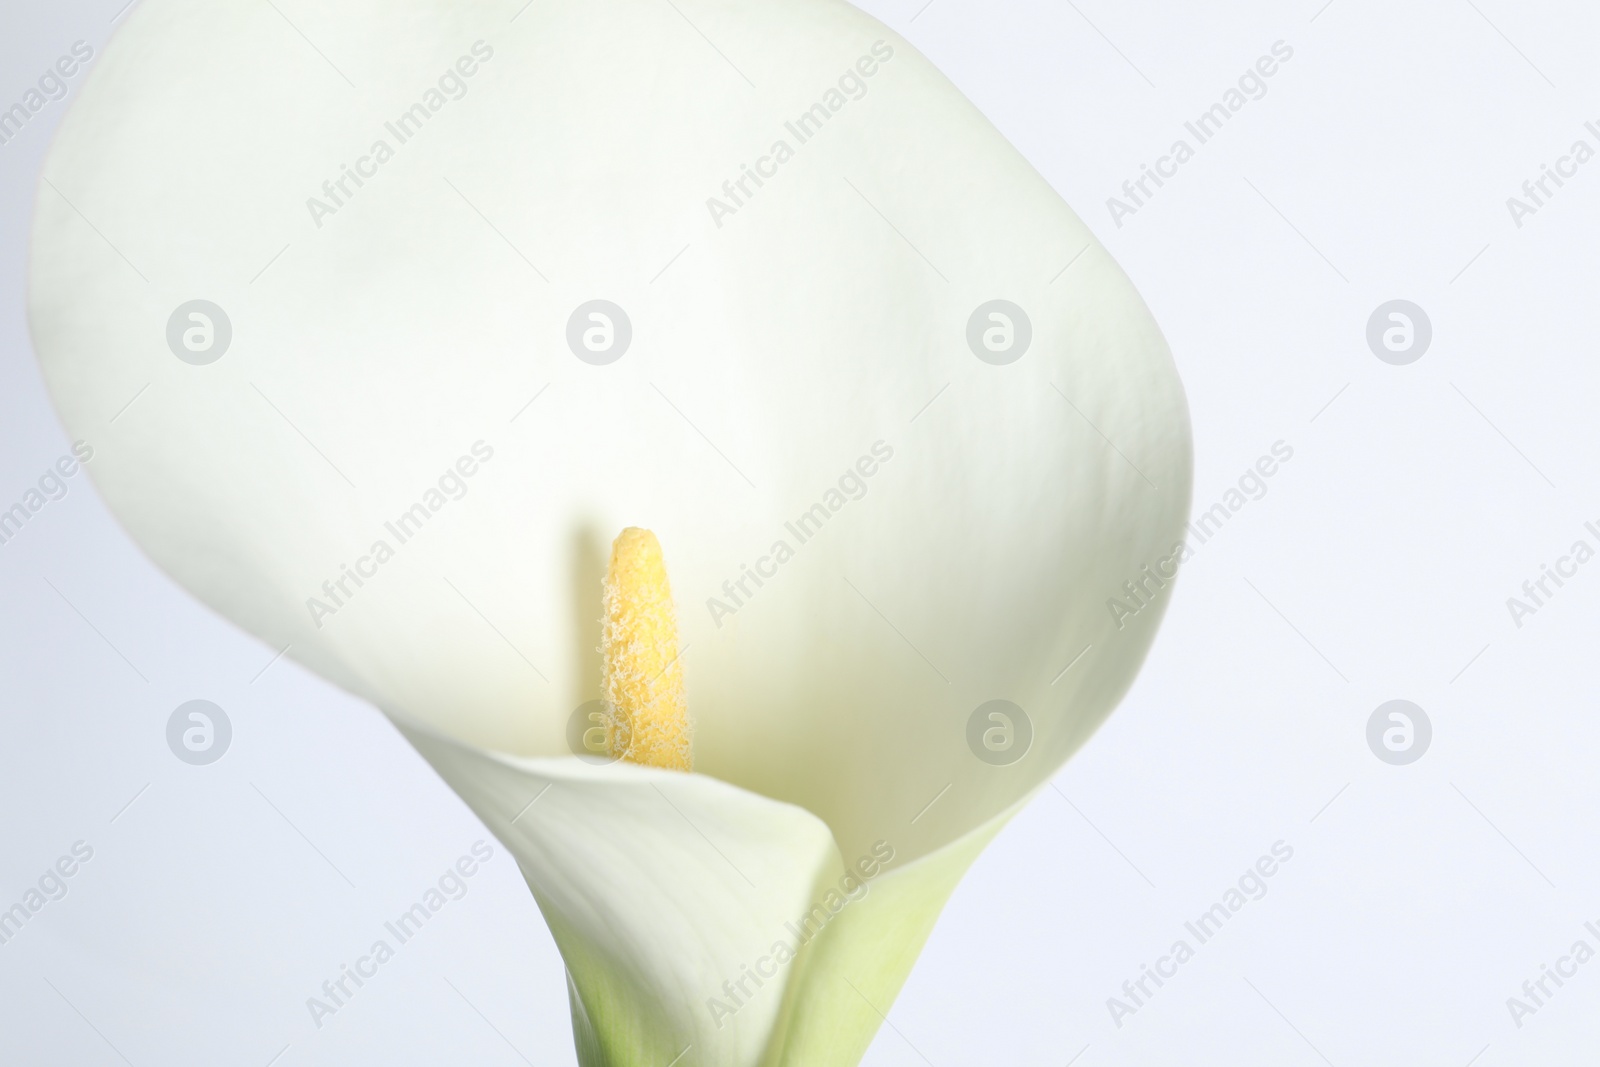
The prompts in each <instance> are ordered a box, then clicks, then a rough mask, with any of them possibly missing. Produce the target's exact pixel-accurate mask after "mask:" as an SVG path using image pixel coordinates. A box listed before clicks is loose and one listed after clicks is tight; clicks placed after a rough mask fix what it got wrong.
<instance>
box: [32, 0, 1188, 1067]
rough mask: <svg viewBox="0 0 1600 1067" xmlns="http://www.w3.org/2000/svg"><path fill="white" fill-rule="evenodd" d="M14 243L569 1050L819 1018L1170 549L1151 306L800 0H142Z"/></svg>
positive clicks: (51, 321) (87, 405)
mask: <svg viewBox="0 0 1600 1067" xmlns="http://www.w3.org/2000/svg"><path fill="white" fill-rule="evenodd" d="M291 20H292V21H291ZM31 282H32V285H31V323H32V329H33V335H34V339H35V344H36V348H37V351H38V354H39V357H40V360H41V362H42V365H43V368H44V372H45V377H46V380H47V382H48V385H49V388H50V390H51V393H52V395H53V397H54V399H55V401H56V404H57V406H58V409H59V411H60V414H61V417H62V419H63V421H64V422H65V424H66V426H67V427H68V429H69V430H70V431H71V432H72V433H73V434H74V435H75V436H77V437H82V438H84V439H86V440H88V441H89V442H91V443H92V445H93V447H94V460H93V462H92V464H91V465H90V469H91V472H92V476H93V478H94V481H95V483H96V485H97V486H98V488H99V491H100V492H101V494H102V495H103V497H104V499H105V500H106V502H107V503H108V505H109V507H110V508H111V510H112V511H113V513H114V514H115V515H116V516H117V518H118V519H119V520H120V521H121V523H122V524H123V525H124V526H125V528H126V529H127V530H128V532H129V533H130V534H131V536H132V537H133V538H134V539H135V540H136V541H137V542H138V543H139V544H140V545H141V546H142V547H143V548H144V550H145V551H146V552H147V553H148V554H149V555H150V557H151V558H152V559H153V560H154V561H155V562H156V563H157V564H158V565H159V566H161V567H162V568H164V569H165V570H166V571H167V572H168V573H169V574H170V575H172V576H173V578H175V579H176V580H177V581H178V582H180V583H182V584H183V585H184V586H185V587H187V588H188V589H189V590H191V591H192V592H193V593H194V594H195V595H196V596H197V597H199V598H200V599H201V600H203V601H204V602H205V603H207V604H209V605H211V606H212V607H213V608H215V609H216V610H217V611H218V612H219V613H221V614H222V615H223V616H225V617H226V618H228V619H230V620H232V621H233V622H235V623H236V624H238V625H239V626H241V627H243V628H245V629H246V630H248V631H250V632H251V633H253V634H255V635H257V636H259V637H260V638H261V639H262V640H263V641H265V642H267V643H268V644H269V645H271V646H272V647H273V648H274V649H282V648H285V647H286V648H287V650H288V652H287V654H288V655H289V656H290V657H292V658H294V659H296V660H298V661H299V662H300V663H302V664H304V665H305V666H307V667H308V668H310V669H312V670H314V671H316V672H318V673H319V674H321V675H323V676H324V677H326V678H328V679H330V680H331V681H333V682H334V683H337V684H338V685H340V686H342V687H344V688H345V689H347V690H349V691H350V692H352V693H354V694H357V695H358V696H360V697H363V698H365V699H366V700H368V701H370V702H371V703H372V704H373V705H375V706H376V707H377V708H379V709H381V710H382V711H383V712H384V713H385V714H386V715H388V716H389V717H390V718H391V719H392V720H393V721H394V722H395V723H396V724H397V726H398V727H399V728H400V729H401V730H402V731H404V733H405V735H406V736H407V737H408V738H409V739H410V740H411V741H412V742H413V743H414V744H415V745H416V747H417V748H418V749H419V750H420V751H421V752H422V754H423V755H424V756H425V757H426V758H427V759H428V760H429V761H430V763H431V764H432V766H433V767H434V768H436V769H437V771H438V773H439V774H440V775H441V776H442V777H443V778H444V780H445V781H446V782H448V783H449V784H450V785H451V787H453V788H454V790H455V791H456V792H457V793H458V794H459V795H460V796H461V797H462V798H463V799H464V800H465V801H466V803H467V804H469V805H470V806H471V807H472V809H473V810H474V811H475V812H476V813H477V814H478V815H479V816H480V817H481V818H482V820H483V821H484V822H485V824H486V825H487V826H488V827H489V828H490V829H491V830H492V831H493V832H494V834H495V835H496V836H497V837H498V838H499V839H500V840H501V841H502V842H504V843H505V845H506V846H507V847H508V848H509V849H510V850H511V851H512V852H513V853H514V854H515V856H516V858H517V861H518V863H519V865H520V867H521V870H522V872H523V874H524V876H525V877H526V879H527V882H528V884H529V886H530V887H531V889H532V892H533V895H534V897H535V899H536V900H537V902H538V906H539V907H540V909H541V910H542V912H543V914H544V916H545V918H546V920H547V921H548V923H549V926H550V929H551V931H552V932H553V934H554V936H555V940H556V943H557V944H558V946H559V948H560V950H561V953H562V955H563V957H564V960H565V963H566V968H567V974H568V977H569V988H570V993H571V1007H572V1017H573V1027H574V1031H575V1035H576V1042H577V1048H578V1059H579V1062H580V1063H582V1064H584V1065H585V1067H602V1065H603V1067H624V1065H626V1067H635V1065H637V1067H647V1065H648V1067H666V1065H667V1064H669V1063H674V1062H676V1063H681V1064H683V1065H684V1067H690V1065H695V1064H701V1065H711V1067H756V1065H763V1067H848V1065H852V1064H855V1063H857V1062H859V1060H860V1057H861V1056H862V1054H863V1053H864V1051H865V1049H866V1047H867V1045H868V1043H869V1042H870V1041H871V1039H872V1036H873V1034H874V1033H875V1032H876V1030H877V1028H878V1027H879V1025H880V1023H881V1022H882V1019H883V1017H884V1014H885V1013H886V1012H887V1011H888V1010H889V1007H890V1004H891V1003H892V1002H893V1000H894V998H895V996H896V994H897V992H898V991H899V989H900V987H901V985H902V983H903V982H904V980H905V978H906V976H907V974H908V972H909V970H910V968H911V967H912V965H913V963H914V961H915V959H916V956H917V954H918V952H919V950H920V948H921V946H922V945H923V943H924V941H925V939H926V938H927V937H928V935H929V932H930V930H931V929H932V927H933V924H934V922H935V920H936V918H937V916H938V914H939V911H940V909H941V907H942V906H943V904H944V902H945V901H946V899H947V898H948V897H949V895H950V893H951V892H952V890H953V889H954V887H955V886H956V884H957V882H958V880H959V879H960V877H961V876H962V874H963V872H964V871H965V870H966V869H967V868H968V866H969V865H970V864H971V863H972V862H973V860H974V859H975V857H976V856H977V855H978V853H979V852H980V851H981V850H982V848H983V847H984V845H985V844H986V843H987V842H988V841H990V840H991V839H992V838H993V837H994V836H995V834H996V833H997V832H998V831H999V830H1000V828H1001V827H1002V826H1003V825H1004V823H1005V822H1006V820H1007V819H1008V818H1009V817H1010V816H1011V815H1012V814H1014V813H1015V812H1016V811H1017V810H1019V808H1020V807H1021V806H1022V805H1024V804H1026V803H1027V801H1028V799H1029V798H1030V797H1031V796H1032V795H1033V794H1034V793H1035V792H1036V791H1037V790H1038V789H1040V788H1041V787H1042V786H1043V785H1045V784H1047V783H1048V781H1049V780H1050V777H1051V776H1052V775H1053V774H1054V773H1055V772H1056V771H1057V770H1058V769H1059V768H1060V766H1061V765H1062V763H1063V762H1064V761H1065V760H1066V759H1067V758H1068V757H1069V756H1070V755H1071V754H1072V753H1073V752H1074V751H1075V750H1076V749H1078V748H1079V747H1080V746H1081V745H1082V744H1083V743H1084V742H1085V740H1086V739H1087V738H1088V737H1089V736H1090V735H1091V734H1092V733H1093V731H1094V730H1095V729H1096V727H1097V726H1098V725H1099V724H1100V723H1101V722H1102V721H1103V720H1104V719H1105V717H1106V716H1107V715H1108V714H1109V713H1110V712H1111V711H1112V709H1113V708H1114V707H1115V706H1116V704H1117V702H1118V701H1119V700H1120V699H1121V697H1122V695H1123V694H1124V693H1125V692H1126V690H1127V689H1128V687H1129V685H1130V684H1131V683H1132V680H1133V678H1134V675H1135V673H1136V671H1137V670H1138V668H1139V666H1140V664H1141V663H1142V661H1143V659H1144V657H1145V654H1146V652H1147V650H1148V648H1149V646H1150V643H1151V640H1152V638H1153V636H1154V633H1155V630H1156V626H1157V622H1158V620H1159V618H1160V615H1161V612H1162V610H1163V608H1164V606H1165V603H1166V599H1167V597H1168V595H1169V593H1170V585H1171V578H1172V571H1173V569H1174V567H1175V562H1174V561H1175V559H1176V558H1177V557H1176V556H1175V555H1174V552H1175V547H1176V546H1177V545H1178V543H1179V542H1180V540H1181V530H1182V527H1183V525H1184V522H1185V517H1186V511H1187V507H1188V501H1189V488H1190V438H1189V427H1188V420H1187V414H1186V407H1185V402H1184V398H1183V394H1182V389H1181V386H1180V385H1179V382H1178V380H1177V376H1176V373H1175V371H1174V368H1173V365H1172V361H1171V358H1170V355H1169V353H1168V350H1167V347H1166V345H1165V342H1164V341H1163V340H1162V337H1161V335H1160V332H1159V331H1158V329H1157V327H1156V325H1155V323H1154V321H1153V320H1152V318H1151V316H1150V314H1149V312H1148V311H1147V309H1146V308H1145V306H1144V305H1143V303H1142V302H1141V300H1140V299H1139V297H1138V295H1137V293H1136V292H1135V291H1134V289H1133V287H1132V285H1131V284H1130V283H1129V281H1128V279H1127V278H1126V277H1125V276H1124V275H1123V274H1122V272H1121V271H1120V270H1119V269H1118V268H1117V266H1116V265H1115V264H1114V263H1113V262H1112V261H1111V259H1110V258H1109V256H1108V255H1107V254H1106V252H1105V251H1104V249H1103V248H1101V246H1100V245H1099V244H1098V243H1097V242H1096V240H1095V238H1094V237H1093V236H1092V235H1091V234H1090V233H1089V231H1088V229H1087V228H1086V227H1085V226H1084V225H1083V224H1082V222H1080V221H1079V219H1078V218H1077V217H1076V216H1075V215H1074V214H1073V212H1072V211H1071V210H1070V209H1069V208H1068V207H1067V206H1066V205H1065V204H1064V203H1063V202H1062V200H1061V198H1060V197H1059V196H1058V195H1057V194H1056V192H1055V191H1054V190H1053V189H1052V188H1051V187H1050V186H1049V184H1048V183H1047V182H1046V181H1045V180H1044V179H1043V178H1041V177H1040V175H1039V174H1038V173H1036V172H1035V171H1034V170H1033V168H1032V167H1030V166H1029V164H1028V163H1027V162H1026V161H1025V160H1024V159H1023V158H1022V156H1021V155H1019V154H1018V153H1017V152H1016V150H1014V149H1013V148H1012V147H1011V146H1010V145H1009V144H1008V143H1007V142H1006V140H1005V139H1004V137H1002V136H1001V135H1000V134H999V133H998V132H997V131H996V130H995V129H994V128H993V127H992V126H991V125H990V124H989V123H988V122H987V121H986V120H985V118H984V117H983V116H982V115H981V114H980V113H979V112H978V111H977V109H976V108H974V107H973V106H972V105H971V104H970V103H969V102H968V101H966V100H965V99H964V98H963V97H962V96H961V94H960V93H959V92H958V91H957V90H956V89H955V88H954V87H953V86H952V85H951V84H950V83H949V82H948V81H947V80H946V79H945V78H944V77H943V76H942V75H940V73H939V72H938V71H937V70H936V69H935V68H934V67H933V66H932V65H931V64H930V63H929V62H927V61H926V60H925V59H924V58H923V57H921V56H920V55H919V54H918V53H917V52H916V51H915V49H913V48H912V47H911V46H910V45H909V44H907V43H906V42H905V41H904V40H902V39H901V38H900V37H898V36H897V35H895V34H894V33H893V32H892V31H890V30H888V29H887V28H885V27H884V26H882V25H880V24H878V23H877V22H875V21H874V20H873V19H871V18H870V17H868V16H866V15H864V14H862V13H861V12H859V11H857V10H855V9H854V8H852V7H850V6H848V5H846V4H843V3H838V2H833V0H767V2H762V3H756V2H753V0H706V2H695V3H687V2H680V3H677V4H662V3H655V2H644V0H592V2H585V3H578V2H573V0H535V2H534V3H533V4H531V5H527V6H523V5H522V4H521V3H519V2H511V0H508V2H506V3H490V2H481V3H462V2H459V0H404V2H399V3H397V2H394V0H383V2H379V0H346V2H343V3H340V4H336V5H286V4H279V5H270V4H260V3H254V2H250V3H245V2H242V0H239V2H231V0H229V2H224V0H144V2H143V3H141V4H140V5H139V6H138V7H137V8H136V9H135V10H134V11H133V12H132V14H131V15H130V16H129V17H128V19H127V21H126V23H125V24H124V26H123V27H122V28H121V29H119V30H118V32H117V35H116V37H115V38H114V40H113V41H112V43H111V45H110V46H109V47H108V48H107V49H106V51H105V54H104V56H103V57H102V58H101V59H100V60H99V61H98V64H97V66H96V67H95V68H94V70H93V72H92V76H91V77H90V79H89V81H88V83H87V84H86V86H85V87H84V89H83V92H82V95H81V97H80V99H79V100H78V101H77V103H76V104H75V105H74V107H73V108H72V110H71V111H70V113H69V114H68V116H67V117H66V119H65V121H64V124H63V126H62V128H61V130H60V133H59V135H58V137H57V139H56V141H55V144H54V146H53V148H52V150H51V152H50V154H49V157H48V160H47V163H46V166H45V170H44V175H43V180H42V182H41V184H40V187H39V194H38V205H37V209H36V215H35V233H34V240H33V251H32V264H31ZM1125 583H1126V584H1125ZM1108 598H1119V603H1120V604H1121V605H1122V606H1123V607H1122V610H1108V606H1107V601H1108ZM1130 605H1131V606H1134V610H1128V607H1129V606H1130Z"/></svg>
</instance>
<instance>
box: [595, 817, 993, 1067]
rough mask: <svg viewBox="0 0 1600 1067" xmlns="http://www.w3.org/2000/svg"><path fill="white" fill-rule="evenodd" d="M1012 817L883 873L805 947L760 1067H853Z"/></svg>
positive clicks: (991, 822) (981, 828)
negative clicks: (968, 877) (962, 885)
mask: <svg viewBox="0 0 1600 1067" xmlns="http://www.w3.org/2000/svg"><path fill="white" fill-rule="evenodd" d="M1019 807H1020V805H1019ZM1016 810H1017V809H1016V808H1013V809H1012V811H1008V812H1006V813H1004V814H1003V815H1001V816H999V817H997V818H995V819H993V820H991V821H990V822H989V823H987V824H986V825H984V826H982V827H979V828H978V829H977V830H974V831H973V832H971V833H969V834H968V835H967V836H965V837H963V838H961V839H959V840H957V841H954V842H952V843H951V844H949V845H946V846H945V847H944V848H942V849H940V850H939V851H938V852H935V853H933V854H932V855H929V856H924V857H923V858H922V859H920V860H918V861H917V862H915V863H913V864H911V865H909V866H907V867H905V868H902V869H901V870H898V871H891V872H888V873H886V874H884V875H883V876H882V877H881V878H880V879H879V880H878V881H876V882H874V883H873V885H872V891H871V893H870V894H868V896H867V897H865V898H864V899H863V900H861V901H860V902H859V903H856V904H852V905H851V906H850V907H848V908H846V909H845V910H844V911H842V912H841V913H840V914H839V916H838V918H837V919H835V920H834V921H833V922H832V923H831V924H830V925H829V926H828V927H827V928H826V929H824V930H823V932H822V935H821V936H820V937H818V938H817V940H816V941H815V942H814V943H813V944H811V945H808V946H807V954H806V955H803V956H802V957H801V958H800V960H799V961H798V962H799V963H800V965H801V966H802V967H803V968H804V971H803V973H802V974H801V975H800V976H798V980H797V981H795V982H794V983H792V984H791V985H790V987H789V989H788V991H787V992H788V995H787V997H786V999H785V1004H784V1009H783V1014H782V1015H781V1017H780V1018H779V1022H778V1026H777V1029H776V1031H775V1032H774V1034H773V1040H772V1045H771V1046H770V1047H769V1049H768V1052H767V1055H766V1057H765V1058H763V1060H762V1067H856V1064H858V1063H860V1062H861V1057H862V1056H864V1055H865V1054H866V1051H867V1046H868V1045H870V1044H871V1043H872V1039H873V1036H874V1035H875V1034H876V1033H877V1031H878V1028H879V1026H881V1025H882V1023H883V1019H884V1016H886V1015H887V1014H888V1013H889V1007H890V1005H892V1004H893V1003H894V999H895V997H896V996H898V995H899V993H900V987H901V986H903V985H904V984H905V981H906V978H907V976H909V975H910V973H911V968H912V967H913V966H914V965H915V964H916V962H917V957H918V955H920V954H921V952H922V946H923V945H924V944H925V943H926V942H927V940H928V935H929V934H930V933H932V932H933V927H934V923H936V922H937V921H938V919H939V913H940V912H941V911H942V910H943V909H944V905H945V902H946V901H947V900H949V899H950V894H951V893H952V892H954V891H955V888H956V884H957V883H958V882H960V881H961V877H962V876H963V875H964V874H965V873H966V872H967V868H968V867H970V866H972V863H973V861H974V860H976V859H977V858H978V854H979V853H980V852H982V851H983V850H984V848H985V847H986V846H987V845H988V844H989V842H990V841H991V840H993V839H994V836H995V835H996V834H998V833H999V832H1000V830H1001V828H1002V827H1004V826H1005V824H1006V822H1008V821H1009V820H1010V818H1011V815H1012V814H1013V813H1014V812H1015V811H1016ZM585 1067H587V1065H585Z"/></svg>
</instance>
